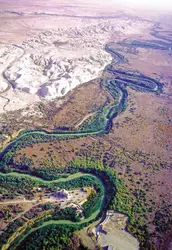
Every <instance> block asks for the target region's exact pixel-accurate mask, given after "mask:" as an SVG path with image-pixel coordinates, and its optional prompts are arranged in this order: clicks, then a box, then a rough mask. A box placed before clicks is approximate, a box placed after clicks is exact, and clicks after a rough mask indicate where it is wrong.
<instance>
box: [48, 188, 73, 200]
mask: <svg viewBox="0 0 172 250" xmlns="http://www.w3.org/2000/svg"><path fill="white" fill-rule="evenodd" d="M53 196H55V197H58V198H59V199H64V198H65V199H69V198H71V197H72V195H71V194H70V193H69V192H68V191H66V190H65V189H62V190H60V191H58V192H57V193H55V194H54V195H53Z"/></svg>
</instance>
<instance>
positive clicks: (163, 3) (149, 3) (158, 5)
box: [99, 0, 172, 10]
mask: <svg viewBox="0 0 172 250" xmlns="http://www.w3.org/2000/svg"><path fill="white" fill-rule="evenodd" d="M99 1H101V2H104V3H119V4H125V5H129V6H130V7H136V6H140V7H144V8H149V9H162V10H172V0H99Z"/></svg>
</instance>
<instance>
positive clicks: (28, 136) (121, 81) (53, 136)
mask: <svg viewBox="0 0 172 250" xmlns="http://www.w3.org/2000/svg"><path fill="white" fill-rule="evenodd" d="M151 34H152V36H154V37H155V39H154V40H150V41H147V40H146V41H136V40H135V41H122V42H120V43H117V44H114V43H110V44H107V45H106V46H105V50H106V51H107V52H108V53H110V54H111V55H112V57H113V61H112V63H111V64H110V65H108V66H107V67H106V68H105V71H107V72H109V73H111V77H110V78H108V79H104V80H102V85H103V87H104V89H105V90H106V91H109V92H110V93H111V95H112V96H113V97H114V103H113V104H112V105H111V106H110V107H108V110H107V111H106V113H105V114H104V116H105V117H104V118H105V123H104V124H103V126H102V127H101V128H98V129H97V130H89V129H85V130H81V129H80V128H78V130H77V131H64V130H63V131H54V133H47V132H45V131H25V132H22V134H19V135H18V137H17V138H15V139H14V140H13V141H11V142H10V143H9V144H8V145H7V146H6V148H4V149H3V151H2V152H1V153H0V169H1V170H2V171H3V170H4V168H7V167H8V165H9V164H10V161H11V159H12V157H13V155H14V154H15V152H16V150H18V149H20V148H22V147H26V146H27V145H29V144H30V143H32V144H33V143H39V142H47V141H56V140H62V139H71V138H78V137H81V136H88V135H99V134H103V133H108V132H109V131H110V129H111V126H112V121H113V119H114V118H115V117H117V116H118V115H119V114H120V113H121V112H123V111H124V110H125V107H126V104H127V97H128V92H127V89H126V87H127V86H128V87H130V88H132V89H134V90H136V91H141V92H151V93H155V94H159V93H161V92H162V87H163V84H162V83H161V82H159V81H158V80H156V79H153V78H150V77H147V76H145V75H144V74H142V73H140V72H137V71H134V70H133V71H127V70H124V69H119V68H117V67H116V66H117V65H120V64H121V63H123V64H124V63H126V62H127V59H126V58H125V57H124V55H123V54H124V50H123V49H124V48H125V47H132V48H133V47H136V48H150V49H156V50H171V49H172V37H171V34H170V33H169V32H166V33H165V32H164V31H161V29H160V27H159V26H158V25H157V24H156V25H155V26H154V28H153V30H152V33H151ZM114 75H115V76H114ZM3 175H4V176H8V175H9V176H17V175H20V176H23V174H19V173H8V174H3ZM78 175H79V176H80V175H83V174H81V173H79V174H78ZM78 175H77V174H76V175H74V176H73V177H71V176H70V177H67V178H64V180H62V179H59V180H58V181H67V180H68V178H76V176H77V177H79V176H78ZM24 176H25V177H27V178H34V179H35V178H36V177H28V175H24ZM36 180H39V181H40V179H39V178H36ZM41 181H42V180H41ZM54 182H57V180H56V181H54ZM102 202H103V200H102ZM98 213H99V211H97V212H95V214H93V215H92V216H91V218H88V219H87V222H88V221H91V220H92V219H93V218H96V216H97V214H98ZM51 223H56V224H69V223H71V222H70V221H57V222H55V221H49V222H45V223H44V224H43V225H42V226H41V227H43V226H46V225H49V224H51ZM81 223H84V221H82V222H81ZM39 228H40V227H37V228H36V229H33V230H32V231H35V230H38V229H39Z"/></svg>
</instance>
